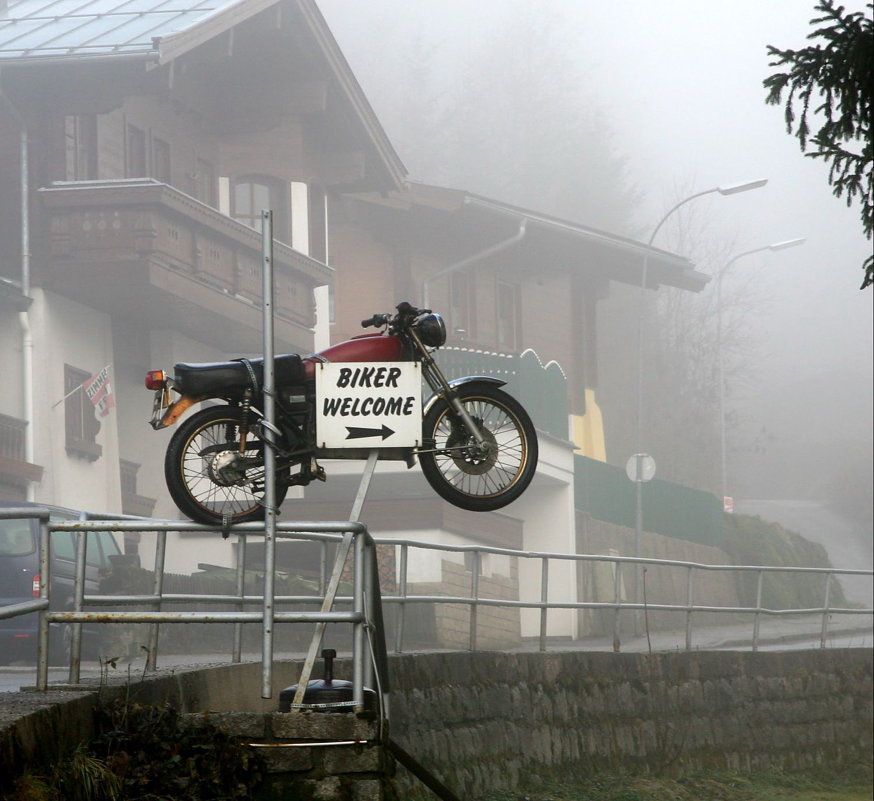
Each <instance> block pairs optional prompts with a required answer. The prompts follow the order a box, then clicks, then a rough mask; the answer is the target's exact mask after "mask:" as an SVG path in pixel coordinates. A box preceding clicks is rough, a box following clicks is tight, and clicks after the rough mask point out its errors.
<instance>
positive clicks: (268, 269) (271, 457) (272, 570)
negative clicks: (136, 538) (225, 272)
mask: <svg viewBox="0 0 874 801" xmlns="http://www.w3.org/2000/svg"><path fill="white" fill-rule="evenodd" d="M261 256H262V258H261V279H262V296H263V298H264V302H263V317H264V321H263V325H264V378H263V394H264V404H263V405H264V420H265V423H266V425H265V426H264V436H265V438H266V440H267V442H266V447H265V448H264V618H263V630H262V632H263V638H262V642H261V697H262V698H271V697H272V696H273V687H272V680H273V615H274V611H275V598H274V593H275V580H276V511H277V510H276V451H275V450H274V449H273V445H274V442H273V436H274V435H273V432H274V431H276V426H275V419H274V418H275V416H276V414H275V407H276V398H275V395H274V392H275V388H274V363H273V212H272V211H269V210H267V211H262V212H261Z"/></svg>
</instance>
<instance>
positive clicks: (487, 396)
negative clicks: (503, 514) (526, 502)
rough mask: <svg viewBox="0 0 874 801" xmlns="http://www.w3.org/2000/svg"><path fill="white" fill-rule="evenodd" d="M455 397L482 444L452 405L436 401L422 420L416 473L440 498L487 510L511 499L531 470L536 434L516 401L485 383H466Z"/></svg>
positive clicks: (522, 487) (534, 466)
mask: <svg viewBox="0 0 874 801" xmlns="http://www.w3.org/2000/svg"><path fill="white" fill-rule="evenodd" d="M458 398H459V400H460V401H461V403H462V404H463V405H464V408H465V410H466V411H467V413H468V414H469V415H470V416H471V418H472V419H473V421H474V423H475V424H476V425H477V426H478V427H479V429H480V432H481V433H482V435H483V440H484V441H483V443H482V445H479V444H477V440H476V437H474V436H473V435H472V434H471V432H469V431H468V430H467V428H466V426H465V424H464V423H463V421H462V420H461V418H460V417H459V416H458V414H457V413H456V412H455V411H454V410H453V409H452V407H451V406H450V405H449V404H448V403H447V402H446V401H445V400H444V399H442V398H441V399H439V400H437V401H436V402H435V403H434V405H433V406H432V407H431V408H430V409H429V410H428V412H427V413H426V415H425V418H424V420H423V422H422V437H423V449H422V451H421V452H420V453H419V459H420V462H421V465H422V472H423V473H424V475H425V478H426V479H427V481H428V483H429V484H430V485H431V487H432V488H433V489H434V491H435V492H436V493H437V494H438V495H440V497H441V498H444V499H445V500H447V501H449V503H451V504H453V505H454V506H458V507H459V508H461V509H469V510H471V511H474V512H490V511H492V510H494V509H500V508H501V507H503V506H506V505H507V504H508V503H511V502H512V501H514V500H516V498H518V497H519V496H520V495H521V494H522V493H523V492H524V491H525V489H526V488H527V487H528V485H529V484H530V483H531V479H532V478H533V477H534V471H535V470H536V469H537V434H536V432H535V430H534V424H533V423H532V422H531V418H530V417H528V413H527V412H526V411H525V409H523V408H522V405H521V404H520V403H519V402H518V401H517V400H516V399H515V398H513V397H511V396H510V395H508V394H507V393H506V392H504V391H503V390H501V389H498V387H495V386H492V385H491V384H485V383H476V384H468V385H466V386H463V387H460V388H459V389H458Z"/></svg>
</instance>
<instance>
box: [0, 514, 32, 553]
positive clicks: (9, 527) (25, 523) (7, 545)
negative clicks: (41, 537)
mask: <svg viewBox="0 0 874 801" xmlns="http://www.w3.org/2000/svg"><path fill="white" fill-rule="evenodd" d="M34 550H36V543H35V542H34V538H33V532H32V530H31V528H30V521H29V520H0V556H26V555H27V554H29V553H33V552H34Z"/></svg>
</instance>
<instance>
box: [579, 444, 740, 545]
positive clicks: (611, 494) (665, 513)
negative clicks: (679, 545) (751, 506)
mask: <svg viewBox="0 0 874 801" xmlns="http://www.w3.org/2000/svg"><path fill="white" fill-rule="evenodd" d="M642 489H643V492H642V494H641V497H642V509H643V528H644V530H645V531H653V532H655V533H657V534H662V535H664V536H666V537H674V538H675V539H680V540H686V541H688V542H697V543H700V544H702V545H713V546H715V547H718V548H719V547H722V545H723V541H724V530H723V513H722V505H721V504H720V502H719V499H718V498H717V497H716V496H715V495H713V494H712V493H710V492H704V491H702V490H696V489H692V488H691V487H685V486H683V485H681V484H674V483H672V482H670V481H663V480H661V479H657V478H655V479H653V480H652V481H648V482H646V483H645V484H644V485H643V488H642ZM574 497H575V505H576V508H577V509H579V510H580V511H582V512H588V513H589V514H590V515H591V516H592V517H594V518H595V519H596V520H603V521H605V522H607V523H615V524H616V525H619V526H625V527H627V528H635V526H636V525H637V520H636V511H637V501H636V495H635V487H634V483H633V482H631V481H629V479H628V476H627V475H626V474H625V470H623V469H622V468H621V467H616V466H614V465H611V464H606V463H605V462H599V461H597V460H596V459H590V458H588V457H587V456H574Z"/></svg>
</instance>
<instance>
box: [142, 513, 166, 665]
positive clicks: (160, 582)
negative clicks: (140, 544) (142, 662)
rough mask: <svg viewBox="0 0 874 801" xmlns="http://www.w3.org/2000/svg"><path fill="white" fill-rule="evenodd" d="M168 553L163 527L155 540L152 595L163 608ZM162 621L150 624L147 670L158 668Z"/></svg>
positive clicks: (158, 605) (157, 604)
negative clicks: (162, 600) (159, 637)
mask: <svg viewBox="0 0 874 801" xmlns="http://www.w3.org/2000/svg"><path fill="white" fill-rule="evenodd" d="M166 555H167V531H166V530H165V529H162V530H161V531H159V532H158V537H157V540H156V541H155V575H154V578H153V581H152V595H154V596H155V597H156V598H157V599H158V601H157V603H156V606H157V607H158V609H159V610H160V608H161V596H162V595H163V594H164V560H165V558H166ZM160 625H161V624H160V623H152V625H151V626H149V652H148V653H147V654H146V670H151V671H154V670H157V667H158V633H159V630H160Z"/></svg>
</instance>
